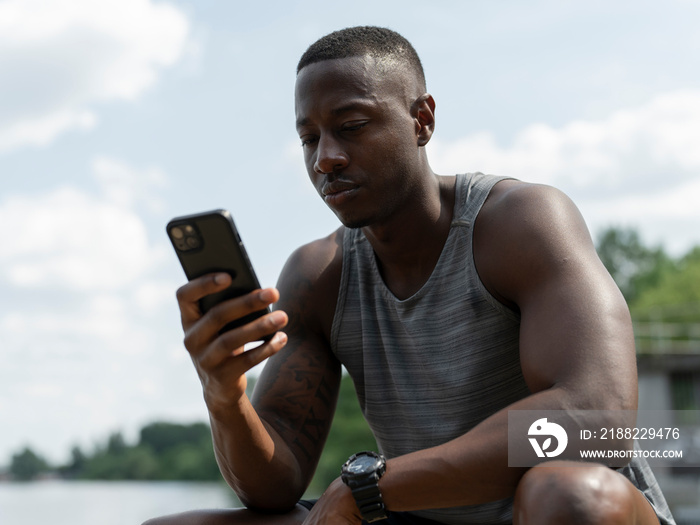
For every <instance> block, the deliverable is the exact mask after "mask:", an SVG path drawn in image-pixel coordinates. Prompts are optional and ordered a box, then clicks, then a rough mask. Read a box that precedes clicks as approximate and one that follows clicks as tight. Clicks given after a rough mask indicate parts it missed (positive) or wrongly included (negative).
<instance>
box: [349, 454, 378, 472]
mask: <svg viewBox="0 0 700 525" xmlns="http://www.w3.org/2000/svg"><path fill="white" fill-rule="evenodd" d="M378 464H379V460H378V459H377V458H375V457H373V456H358V457H356V458H355V460H354V461H353V462H352V463H350V464H349V465H348V466H347V468H346V470H347V471H348V472H351V473H353V474H362V473H364V472H372V471H373V470H374V469H376V468H377V466H378Z"/></svg>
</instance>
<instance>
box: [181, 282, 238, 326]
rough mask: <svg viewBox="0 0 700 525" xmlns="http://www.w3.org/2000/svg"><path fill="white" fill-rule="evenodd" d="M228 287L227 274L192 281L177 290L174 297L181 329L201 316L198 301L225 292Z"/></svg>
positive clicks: (229, 283)
mask: <svg viewBox="0 0 700 525" xmlns="http://www.w3.org/2000/svg"><path fill="white" fill-rule="evenodd" d="M230 285H231V276H230V275H228V274H227V273H213V274H207V275H204V276H202V277H198V278H197V279H193V280H191V281H189V282H188V283H187V284H185V285H183V286H181V287H180V288H178V290H177V293H176V297H177V302H178V305H179V307H180V315H181V318H182V325H183V327H186V326H188V325H189V324H190V323H192V322H194V321H195V320H197V319H199V318H200V317H201V316H202V312H201V310H200V308H199V301H200V300H201V299H202V298H203V297H206V296H207V295H211V294H213V293H216V292H219V291H221V290H225V289H226V288H227V287H228V286H230Z"/></svg>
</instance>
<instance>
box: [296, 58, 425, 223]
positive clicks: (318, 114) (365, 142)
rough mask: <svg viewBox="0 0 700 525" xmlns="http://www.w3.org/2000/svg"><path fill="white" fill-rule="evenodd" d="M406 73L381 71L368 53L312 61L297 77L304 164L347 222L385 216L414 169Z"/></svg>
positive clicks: (411, 95) (411, 90)
mask: <svg viewBox="0 0 700 525" xmlns="http://www.w3.org/2000/svg"><path fill="white" fill-rule="evenodd" d="M406 77H410V75H408V74H406V73H402V72H401V71H396V72H394V71H393V70H392V71H391V72H390V73H388V74H382V73H380V70H378V68H377V67H376V63H375V61H374V59H372V58H370V57H351V58H343V59H336V60H326V61H322V62H317V63H315V64H310V65H308V66H306V67H304V68H303V69H302V70H301V71H300V72H299V75H298V76H297V82H296V92H295V107H296V118H297V131H298V133H299V137H300V139H301V142H302V147H303V149H304V161H305V163H306V169H307V172H308V173H309V177H310V178H311V181H312V183H313V184H314V187H315V188H316V190H317V191H318V193H319V195H321V197H322V198H323V199H324V201H325V202H326V204H327V205H328V206H329V207H330V208H331V210H333V212H334V213H335V214H336V215H337V216H338V218H339V219H340V220H341V222H342V223H343V224H345V225H346V226H349V227H353V228H357V227H363V226H369V225H372V224H375V223H376V222H377V221H380V222H381V221H382V220H383V219H386V218H388V217H389V216H391V214H392V212H393V211H394V210H395V209H396V207H397V206H399V205H400V203H401V202H403V201H402V196H403V195H405V194H406V193H407V192H409V188H410V185H411V181H412V179H414V178H415V176H417V175H418V173H417V169H416V166H418V162H417V161H418V158H419V151H418V149H419V148H418V146H417V138H416V123H415V120H414V118H413V117H412V116H411V104H412V102H413V101H414V100H415V87H414V86H410V85H409V84H411V82H408V81H407V78H406Z"/></svg>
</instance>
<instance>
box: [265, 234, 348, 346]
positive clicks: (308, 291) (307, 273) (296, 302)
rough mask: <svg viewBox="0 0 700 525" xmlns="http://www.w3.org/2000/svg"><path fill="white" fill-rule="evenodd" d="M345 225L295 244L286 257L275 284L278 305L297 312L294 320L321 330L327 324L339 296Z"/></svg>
mask: <svg viewBox="0 0 700 525" xmlns="http://www.w3.org/2000/svg"><path fill="white" fill-rule="evenodd" d="M344 232H345V228H344V227H340V228H338V229H337V230H336V231H334V232H333V233H331V234H330V235H328V236H326V237H323V238H321V239H317V240H315V241H312V242H310V243H308V244H305V245H303V246H301V247H299V248H297V249H296V250H295V251H294V252H293V253H292V254H291V255H290V256H289V258H288V259H287V262H286V264H285V265H284V268H283V269H282V273H281V274H280V278H279V282H278V284H277V287H278V288H279V290H280V302H279V305H278V306H279V307H280V308H282V309H284V310H286V311H288V313H289V310H290V309H293V310H295V311H297V312H300V314H302V315H301V318H299V319H297V320H296V321H297V322H303V323H304V324H307V325H313V327H314V328H316V329H318V330H320V331H321V332H323V333H324V334H326V335H327V334H328V333H329V331H330V325H331V323H332V320H333V314H334V311H335V302H336V300H337V297H338V288H339V286H340V276H341V271H342V263H343V235H344Z"/></svg>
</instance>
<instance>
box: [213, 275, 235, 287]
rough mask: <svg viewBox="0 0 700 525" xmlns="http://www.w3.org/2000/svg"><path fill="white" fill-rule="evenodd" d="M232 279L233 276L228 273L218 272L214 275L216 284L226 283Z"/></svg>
mask: <svg viewBox="0 0 700 525" xmlns="http://www.w3.org/2000/svg"><path fill="white" fill-rule="evenodd" d="M230 279H231V278H230V277H229V275H228V274H227V273H217V274H216V275H215V276H214V282H215V283H216V284H226V283H228V282H229V280H230Z"/></svg>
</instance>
